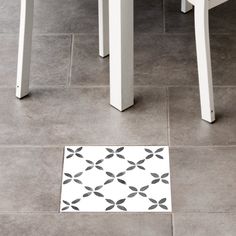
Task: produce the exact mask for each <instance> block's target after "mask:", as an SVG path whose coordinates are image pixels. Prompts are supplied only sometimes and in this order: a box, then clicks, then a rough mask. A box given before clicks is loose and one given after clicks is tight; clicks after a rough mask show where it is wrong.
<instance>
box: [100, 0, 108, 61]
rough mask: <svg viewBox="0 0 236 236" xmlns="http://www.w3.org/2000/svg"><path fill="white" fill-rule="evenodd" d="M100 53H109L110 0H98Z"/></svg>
mask: <svg viewBox="0 0 236 236" xmlns="http://www.w3.org/2000/svg"><path fill="white" fill-rule="evenodd" d="M98 26H99V27H98V28H99V55H100V56H101V57H106V56H108V55H109V0H98Z"/></svg>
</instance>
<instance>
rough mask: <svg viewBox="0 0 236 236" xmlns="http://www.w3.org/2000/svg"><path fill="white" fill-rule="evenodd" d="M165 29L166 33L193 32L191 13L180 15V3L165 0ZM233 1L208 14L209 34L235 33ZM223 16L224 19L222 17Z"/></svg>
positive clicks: (234, 3)
mask: <svg viewBox="0 0 236 236" xmlns="http://www.w3.org/2000/svg"><path fill="white" fill-rule="evenodd" d="M164 6H165V7H164V8H165V28H166V32H168V33H189V32H194V16H193V11H191V12H189V13H187V14H183V13H181V11H180V9H181V1H176V0H165V1H164ZM235 7H236V2H235V1H228V2H227V3H225V4H222V5H220V6H218V7H216V8H214V9H211V10H210V12H209V16H210V17H209V18H210V32H211V33H235V32H236V28H235V21H236V16H235ZM222 16H224V17H222Z"/></svg>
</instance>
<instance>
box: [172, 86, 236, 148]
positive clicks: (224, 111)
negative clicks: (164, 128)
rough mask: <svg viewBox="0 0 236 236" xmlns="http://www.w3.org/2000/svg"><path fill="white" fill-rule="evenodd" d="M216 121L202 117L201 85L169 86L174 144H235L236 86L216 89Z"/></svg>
mask: <svg viewBox="0 0 236 236" xmlns="http://www.w3.org/2000/svg"><path fill="white" fill-rule="evenodd" d="M214 97H215V111H216V121H215V123H213V124H209V123H207V122H206V121H203V120H201V111H200V98H199V90H198V88H190V87H186V88H170V89H169V98H170V99H169V102H170V104H169V117H170V143H171V145H173V146H178V145H194V146H209V145H221V146H222V145H235V144H236V123H235V119H236V88H233V87H231V88H219V87H217V88H215V89H214Z"/></svg>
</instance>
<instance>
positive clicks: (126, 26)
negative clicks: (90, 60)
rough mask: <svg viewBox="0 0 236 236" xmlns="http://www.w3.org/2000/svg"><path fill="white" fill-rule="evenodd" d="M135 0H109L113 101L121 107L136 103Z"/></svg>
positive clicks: (111, 101)
mask: <svg viewBox="0 0 236 236" xmlns="http://www.w3.org/2000/svg"><path fill="white" fill-rule="evenodd" d="M133 11H134V2H133V0H110V2H109V22H110V23H109V31H110V104H111V105H112V106H114V107H115V108H117V109H118V110H120V111H123V110H125V109H127V108H128V107H130V106H132V105H133V104H134V91H133V90H134V89H133V70H134V66H133V64H134V49H133V43H134V42H133V40H134V39H133V38H134V37H133V34H134V26H133V25H134V22H133Z"/></svg>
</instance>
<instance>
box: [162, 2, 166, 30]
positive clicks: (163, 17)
mask: <svg viewBox="0 0 236 236" xmlns="http://www.w3.org/2000/svg"><path fill="white" fill-rule="evenodd" d="M162 19H163V34H165V33H166V13H165V0H163V1H162Z"/></svg>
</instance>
